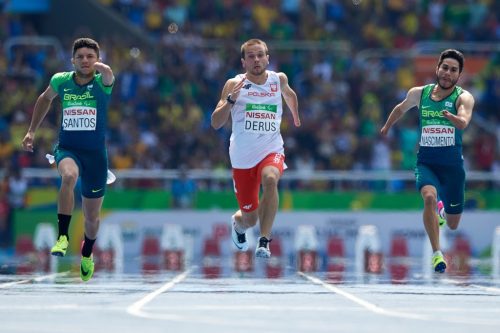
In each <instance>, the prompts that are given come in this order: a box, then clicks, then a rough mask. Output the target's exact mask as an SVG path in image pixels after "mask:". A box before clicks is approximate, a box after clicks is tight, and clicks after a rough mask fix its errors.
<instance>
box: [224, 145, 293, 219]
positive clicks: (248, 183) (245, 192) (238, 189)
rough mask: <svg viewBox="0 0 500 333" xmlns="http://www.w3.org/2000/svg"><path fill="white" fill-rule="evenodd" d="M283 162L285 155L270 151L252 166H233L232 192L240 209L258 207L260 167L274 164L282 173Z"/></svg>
mask: <svg viewBox="0 0 500 333" xmlns="http://www.w3.org/2000/svg"><path fill="white" fill-rule="evenodd" d="M284 164H285V155H283V154H281V153H271V154H269V155H267V156H266V157H265V158H264V159H263V160H262V161H260V162H259V163H258V164H257V165H256V166H254V167H253V168H250V169H235V168H233V185H234V192H235V194H236V199H237V200H238V205H239V207H240V209H241V210H242V211H244V212H252V211H254V210H256V209H257V208H258V207H259V191H260V184H261V175H262V169H264V167H266V166H274V167H276V168H277V169H278V170H279V172H280V175H282V174H283V167H284Z"/></svg>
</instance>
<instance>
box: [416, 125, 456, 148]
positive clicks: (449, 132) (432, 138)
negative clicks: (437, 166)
mask: <svg viewBox="0 0 500 333" xmlns="http://www.w3.org/2000/svg"><path fill="white" fill-rule="evenodd" d="M454 145H455V127H453V126H444V125H431V126H424V127H422V135H421V137H420V146H421V147H448V146H454Z"/></svg>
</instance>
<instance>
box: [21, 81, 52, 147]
mask: <svg viewBox="0 0 500 333" xmlns="http://www.w3.org/2000/svg"><path fill="white" fill-rule="evenodd" d="M56 96H57V92H56V91H55V90H54V89H52V87H51V86H50V85H49V86H48V87H47V89H45V91H44V92H43V93H42V94H41V95H40V96H38V99H37V100H36V104H35V109H34V110H33V116H32V118H31V123H30V127H29V128H28V133H26V135H25V136H24V139H23V142H22V146H23V149H24V150H26V151H31V152H32V151H33V141H34V139H35V132H36V130H37V129H38V127H40V124H41V123H42V121H43V119H44V118H45V116H46V115H47V112H48V111H49V108H50V105H51V104H52V100H53V99H54V98H55V97H56Z"/></svg>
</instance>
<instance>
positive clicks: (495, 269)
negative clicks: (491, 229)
mask: <svg viewBox="0 0 500 333" xmlns="http://www.w3.org/2000/svg"><path fill="white" fill-rule="evenodd" d="M491 252H492V253H491V260H492V263H491V267H492V272H491V275H492V277H493V278H494V279H498V278H500V227H496V229H495V234H494V235H493V244H492V245H491Z"/></svg>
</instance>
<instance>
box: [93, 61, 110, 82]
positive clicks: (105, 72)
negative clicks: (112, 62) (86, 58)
mask: <svg viewBox="0 0 500 333" xmlns="http://www.w3.org/2000/svg"><path fill="white" fill-rule="evenodd" d="M94 69H95V70H96V71H98V72H99V73H101V74H102V83H103V84H104V85H105V86H108V87H109V86H110V85H112V84H113V82H115V76H114V75H113V70H111V67H109V66H108V65H106V64H104V63H102V62H99V61H98V62H95V63H94Z"/></svg>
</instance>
